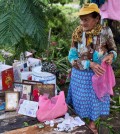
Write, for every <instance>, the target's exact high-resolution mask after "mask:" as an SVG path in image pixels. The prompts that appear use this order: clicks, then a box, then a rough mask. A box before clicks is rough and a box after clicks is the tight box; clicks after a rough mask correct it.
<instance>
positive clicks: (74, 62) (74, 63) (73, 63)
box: [72, 60, 79, 69]
mask: <svg viewBox="0 0 120 134" xmlns="http://www.w3.org/2000/svg"><path fill="white" fill-rule="evenodd" d="M72 66H73V67H75V68H77V69H79V66H78V64H77V60H74V61H73V62H72Z"/></svg>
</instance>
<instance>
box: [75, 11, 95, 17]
mask: <svg viewBox="0 0 120 134" xmlns="http://www.w3.org/2000/svg"><path fill="white" fill-rule="evenodd" d="M92 12H94V11H84V12H82V13H80V12H78V13H77V15H78V16H82V15H87V14H90V13H92Z"/></svg>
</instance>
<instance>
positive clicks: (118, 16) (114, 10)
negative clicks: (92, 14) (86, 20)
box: [100, 0, 120, 21]
mask: <svg viewBox="0 0 120 134" xmlns="http://www.w3.org/2000/svg"><path fill="white" fill-rule="evenodd" d="M119 6H120V0H106V2H105V3H104V4H103V5H102V6H101V8H100V14H101V17H102V19H106V18H107V19H112V20H118V21H119V20H120V10H119Z"/></svg>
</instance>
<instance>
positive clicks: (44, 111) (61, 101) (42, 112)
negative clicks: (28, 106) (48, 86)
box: [36, 91, 68, 122]
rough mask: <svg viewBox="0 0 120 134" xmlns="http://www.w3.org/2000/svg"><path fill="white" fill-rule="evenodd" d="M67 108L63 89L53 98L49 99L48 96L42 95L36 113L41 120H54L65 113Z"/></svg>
mask: <svg viewBox="0 0 120 134" xmlns="http://www.w3.org/2000/svg"><path fill="white" fill-rule="evenodd" d="M67 110H68V108H67V104H66V102H65V95H64V92H63V91H61V92H60V93H59V95H56V96H55V97H52V98H51V99H49V98H48V96H45V95H43V96H42V95H40V97H39V109H38V111H37V113H36V114H37V119H38V120H39V121H40V122H44V121H47V120H52V119H55V118H57V117H60V116H63V115H65V113H66V112H67Z"/></svg>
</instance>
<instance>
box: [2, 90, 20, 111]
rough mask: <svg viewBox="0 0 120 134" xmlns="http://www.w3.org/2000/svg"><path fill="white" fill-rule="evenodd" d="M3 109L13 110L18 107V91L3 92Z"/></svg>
mask: <svg viewBox="0 0 120 134" xmlns="http://www.w3.org/2000/svg"><path fill="white" fill-rule="evenodd" d="M5 102H6V105H5V111H14V110H16V109H17V107H18V102H19V92H13V91H11V92H5Z"/></svg>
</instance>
